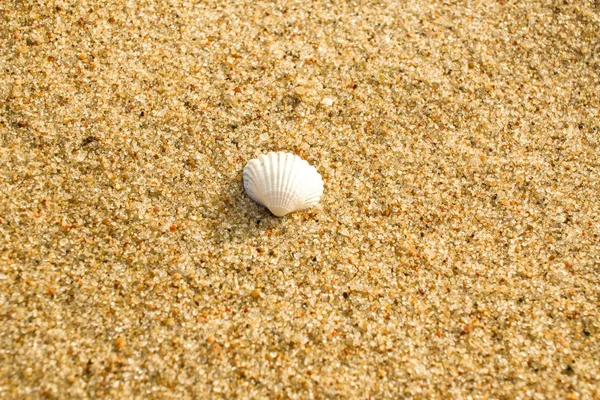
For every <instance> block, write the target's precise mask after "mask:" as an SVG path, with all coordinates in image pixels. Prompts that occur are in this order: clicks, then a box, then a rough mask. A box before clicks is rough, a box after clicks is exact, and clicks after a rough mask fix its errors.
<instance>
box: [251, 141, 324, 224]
mask: <svg viewBox="0 0 600 400" xmlns="http://www.w3.org/2000/svg"><path fill="white" fill-rule="evenodd" d="M244 188H245V189H246V193H248V196H250V197H251V198H252V200H254V201H256V202H257V203H258V204H260V205H261V206H265V207H267V208H268V209H269V210H270V211H271V212H272V213H273V214H275V215H276V216H278V217H283V216H284V215H285V214H288V213H291V212H294V211H299V210H304V209H305V208H309V207H311V206H313V205H315V204H317V203H318V202H319V199H320V198H321V195H322V194H323V179H322V178H321V175H319V173H318V172H317V170H316V169H315V167H312V166H310V165H309V164H308V162H306V161H305V160H303V159H301V158H300V157H298V156H297V155H294V154H290V153H283V152H279V153H274V152H270V153H268V154H263V155H261V156H260V157H258V158H255V159H254V160H250V161H249V162H248V164H246V167H244Z"/></svg>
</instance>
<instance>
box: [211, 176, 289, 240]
mask: <svg viewBox="0 0 600 400" xmlns="http://www.w3.org/2000/svg"><path fill="white" fill-rule="evenodd" d="M221 198H222V200H223V202H224V207H225V209H224V212H223V213H222V214H221V220H220V222H219V223H218V225H217V226H216V227H215V231H214V232H213V238H214V239H216V240H218V241H221V242H228V243H245V242H247V241H250V240H254V239H257V238H259V237H261V236H263V235H265V231H266V230H267V229H269V228H274V227H276V226H279V225H281V223H282V221H281V219H280V218H277V217H276V216H274V215H273V214H271V212H270V211H269V210H268V209H267V208H265V207H263V206H261V205H259V204H257V203H256V202H255V201H254V200H252V199H251V198H250V197H248V195H247V194H246V191H245V190H244V184H243V182H242V181H241V180H240V181H238V180H235V179H234V180H232V181H230V182H229V183H228V184H227V185H226V186H225V187H224V188H223V192H222V195H221Z"/></svg>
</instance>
